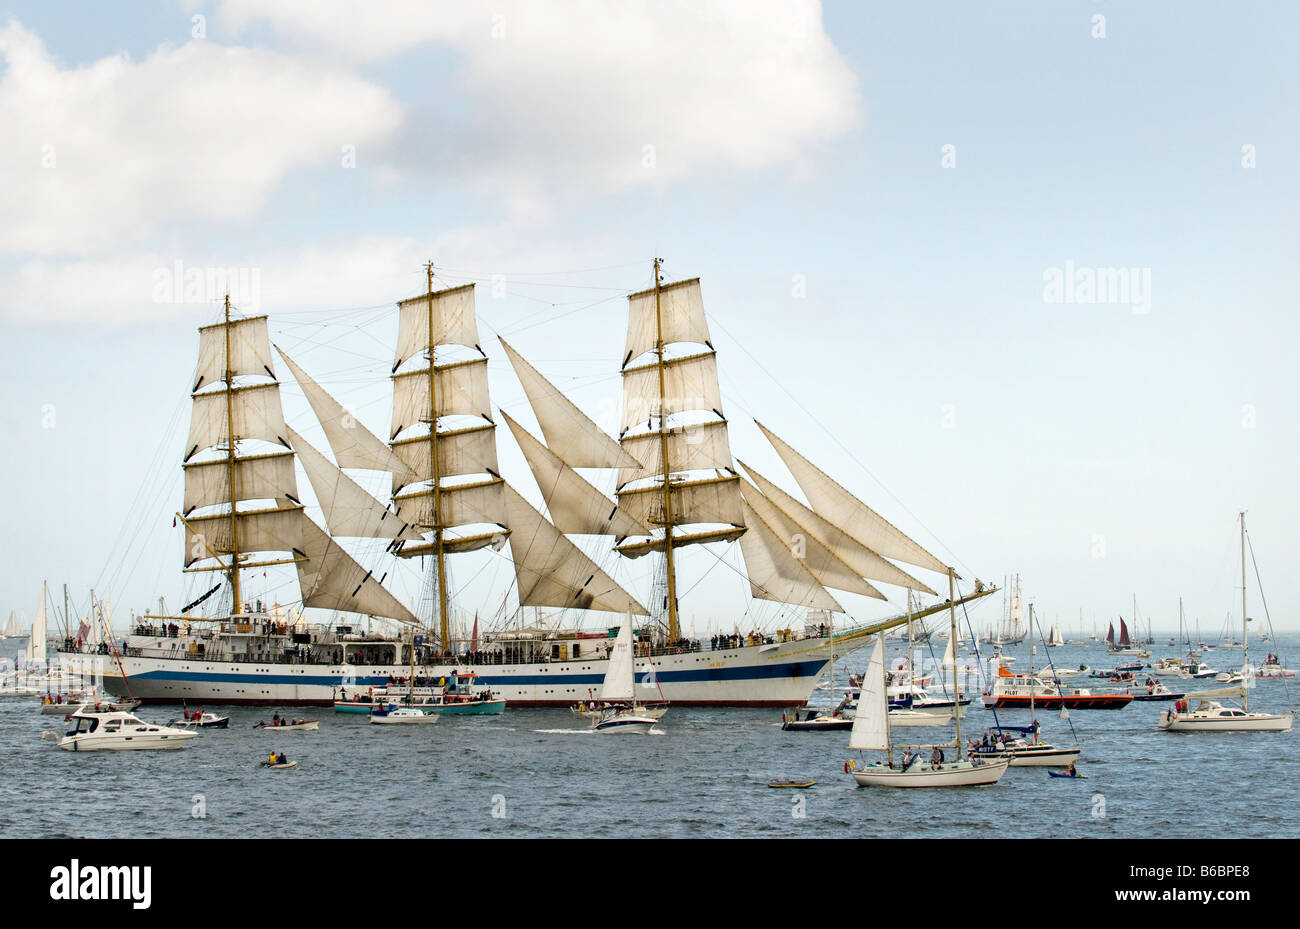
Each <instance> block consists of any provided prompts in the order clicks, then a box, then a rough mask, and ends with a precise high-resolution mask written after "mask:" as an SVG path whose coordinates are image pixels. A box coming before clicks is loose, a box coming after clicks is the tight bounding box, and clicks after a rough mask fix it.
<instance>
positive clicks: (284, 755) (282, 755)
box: [276, 752, 289, 764]
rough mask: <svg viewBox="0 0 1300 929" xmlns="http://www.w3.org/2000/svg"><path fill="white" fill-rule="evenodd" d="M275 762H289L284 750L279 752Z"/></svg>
mask: <svg viewBox="0 0 1300 929" xmlns="http://www.w3.org/2000/svg"><path fill="white" fill-rule="evenodd" d="M276 763H277V764H288V763H289V756H288V755H286V754H285V753H284V752H280V760H279V761H278V762H276Z"/></svg>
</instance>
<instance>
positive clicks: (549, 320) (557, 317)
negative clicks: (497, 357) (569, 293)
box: [479, 294, 619, 338]
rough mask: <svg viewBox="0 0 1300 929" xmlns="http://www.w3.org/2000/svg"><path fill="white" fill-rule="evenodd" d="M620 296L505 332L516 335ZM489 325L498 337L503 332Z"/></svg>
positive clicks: (610, 297)
mask: <svg viewBox="0 0 1300 929" xmlns="http://www.w3.org/2000/svg"><path fill="white" fill-rule="evenodd" d="M618 297H619V294H614V295H613V296H609V297H605V298H604V299H602V300H597V301H595V302H594V303H588V304H586V305H585V306H579V307H575V308H574V309H572V310H566V311H565V312H563V313H557V314H556V315H555V316H551V317H549V318H547V319H542V320H539V321H537V322H535V323H530V324H529V325H527V326H519V327H516V328H511V329H509V330H507V331H506V332H505V335H509V336H514V335H516V334H518V333H520V332H524V331H526V330H528V329H535V328H536V327H538V326H542V325H545V324H546V323H552V322H555V320H557V319H562V318H564V317H565V316H572V315H573V314H574V313H579V312H581V311H583V310H589V309H591V308H592V307H594V306H600V305H601V304H602V303H608V302H609V301H611V300H617V299H618ZM479 318H480V319H482V317H479ZM484 322H485V323H487V321H486V320H484ZM487 326H488V328H489V329H491V330H492V332H493V334H494V335H496V336H497V337H498V338H500V337H501V335H502V333H501V332H499V331H498V330H497V329H495V328H494V327H493V326H492V325H491V324H490V323H487Z"/></svg>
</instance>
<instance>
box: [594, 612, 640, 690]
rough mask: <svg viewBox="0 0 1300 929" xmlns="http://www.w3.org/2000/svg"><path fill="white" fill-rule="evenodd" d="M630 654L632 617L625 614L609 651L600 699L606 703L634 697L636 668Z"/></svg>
mask: <svg viewBox="0 0 1300 929" xmlns="http://www.w3.org/2000/svg"><path fill="white" fill-rule="evenodd" d="M634 661H635V658H634V656H633V654H632V617H631V616H630V615H626V616H624V617H623V620H622V622H621V623H620V624H619V627H618V638H616V639H615V640H614V647H613V649H611V650H610V653H609V664H608V665H607V666H606V668H605V682H604V684H603V686H602V687H601V689H600V699H601V700H604V701H606V702H607V703H626V702H628V701H630V700H635V699H636V669H635V666H634V664H633V662H634Z"/></svg>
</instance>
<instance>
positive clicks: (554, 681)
mask: <svg viewBox="0 0 1300 929" xmlns="http://www.w3.org/2000/svg"><path fill="white" fill-rule="evenodd" d="M855 648H856V646H855ZM849 650H852V649H849ZM827 652H828V649H827V641H826V639H824V638H813V639H801V640H798V641H795V642H783V643H779V644H771V645H753V646H746V647H744V648H733V649H720V650H718V651H702V652H684V653H682V654H672V655H661V656H656V657H655V659H654V665H653V668H652V667H651V666H650V664H649V663H648V662H647V661H646V660H645V659H644V658H638V659H637V668H636V672H637V673H636V677H637V681H638V685H637V686H638V687H639V688H640V690H639V692H638V699H643V700H645V701H647V702H650V701H655V702H658V701H659V700H661V699H662V700H666V701H667V702H669V703H672V704H675V705H679V706H748V707H793V706H803V705H804V704H805V703H806V702H807V700H808V697H809V695H810V694H811V693H812V690H813V686H814V685H815V684H816V683H817V680H818V678H820V677H821V675H822V673H823V671H824V670H825V668H826V664H827V662H828V661H830V656H829V655H828V653H827ZM842 654H844V652H838V654H837V657H838V655H842ZM60 657H61V659H62V660H63V661H64V662H65V663H66V664H67V665H68V667H70V668H72V669H74V670H77V671H78V672H79V673H82V672H83V671H84V673H86V674H89V675H92V676H93V675H95V674H96V673H98V674H99V675H101V676H102V679H103V686H104V688H105V689H106V690H107V691H109V692H110V693H113V694H121V695H125V694H127V693H130V694H131V695H133V696H135V697H137V698H139V699H140V700H141V701H142V702H143V703H147V704H161V703H184V702H188V703H189V704H190V705H191V706H192V705H195V704H205V705H208V706H324V707H329V706H335V699H334V698H335V695H336V688H341V687H346V688H347V689H348V690H349V691H352V690H353V689H354V688H359V689H363V690H364V689H365V688H367V687H383V686H387V685H388V684H389V683H390V682H391V681H392V680H396V679H398V678H403V677H405V676H407V675H408V674H410V668H409V666H406V665H402V666H398V665H392V666H388V665H371V666H343V665H326V664H322V665H311V664H306V665H284V664H258V663H250V662H246V661H239V662H229V661H205V660H202V659H190V658H163V657H137V656H124V657H123V658H122V659H121V663H122V672H124V673H125V675H126V682H125V683H124V682H123V678H122V673H121V672H119V671H118V669H117V664H116V661H114V662H113V663H112V664H111V665H106V664H105V663H103V662H102V661H101V662H99V663H96V662H95V660H94V659H96V658H102V657H103V656H94V655H81V654H77V653H62V654H61V656H60ZM608 664H609V662H608V661H606V660H604V659H599V660H597V659H592V660H576V661H550V662H543V663H537V664H501V665H474V666H471V667H472V669H473V670H474V671H475V672H477V674H478V678H477V681H476V683H477V684H480V685H483V686H486V687H490V688H491V689H492V691H493V692H494V694H495V695H498V696H500V697H502V698H504V699H505V701H506V702H507V703H508V704H509V705H510V706H512V707H549V706H554V707H570V706H573V705H574V704H576V703H578V702H579V701H580V700H587V699H591V698H592V697H593V696H595V695H598V694H599V692H600V688H601V686H602V685H603V683H604V680H605V670H606V668H607V667H608ZM465 667H466V666H465V665H431V666H428V667H427V668H422V669H421V672H420V673H421V674H423V675H424V676H426V677H429V678H433V679H437V678H440V677H445V676H449V675H450V674H451V672H452V671H453V670H464V669H465ZM647 680H648V681H651V682H652V683H649V684H646V683H643V682H644V681H647ZM661 692H662V696H661ZM335 708H336V709H339V710H340V711H341V712H350V710H349V709H347V708H346V707H344V708H340V707H337V706H335ZM362 712H369V708H368V707H367V708H366V709H365V710H362Z"/></svg>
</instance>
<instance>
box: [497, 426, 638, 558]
mask: <svg viewBox="0 0 1300 929" xmlns="http://www.w3.org/2000/svg"><path fill="white" fill-rule="evenodd" d="M501 415H502V416H503V417H505V421H506V425H507V426H509V427H510V431H511V432H512V433H514V436H515V440H516V441H517V442H518V443H519V447H520V448H521V449H522V450H523V453H524V457H525V458H527V459H528V466H529V467H530V468H531V469H532V472H533V477H534V478H536V480H537V486H538V488H539V489H540V490H541V491H542V499H543V500H545V501H546V509H547V511H548V512H549V513H550V514H551V521H552V522H553V523H554V524H555V528H557V529H559V530H560V531H561V532H563V533H565V534H567V535H612V536H616V537H618V538H623V537H624V536H629V535H650V527H649V526H646V525H644V524H642V523H638V522H637V521H636V520H635V519H633V518H632V517H631V516H630V515H628V514H627V512H625V511H624V510H623V509H622V508H620V507H619V505H618V504H617V503H615V502H614V501H613V500H610V499H609V498H608V497H606V496H605V495H604V494H602V493H601V492H600V491H599V490H597V489H596V488H595V487H593V486H592V485H591V484H589V483H588V482H587V481H586V480H585V479H584V478H583V477H582V475H580V474H579V473H578V472H577V471H574V470H573V468H571V467H569V466H568V464H566V463H565V462H564V461H562V460H561V459H560V458H559V457H558V456H557V455H556V454H555V453H553V452H552V451H551V450H550V449H548V448H547V447H546V446H545V445H543V444H542V443H541V442H539V441H537V439H535V438H534V437H533V436H532V435H531V434H530V433H529V432H528V431H527V430H526V429H524V427H523V426H521V425H519V423H517V422H515V421H514V419H513V418H511V416H510V414H509V413H506V412H505V411H504V410H503V411H502V412H501Z"/></svg>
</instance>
